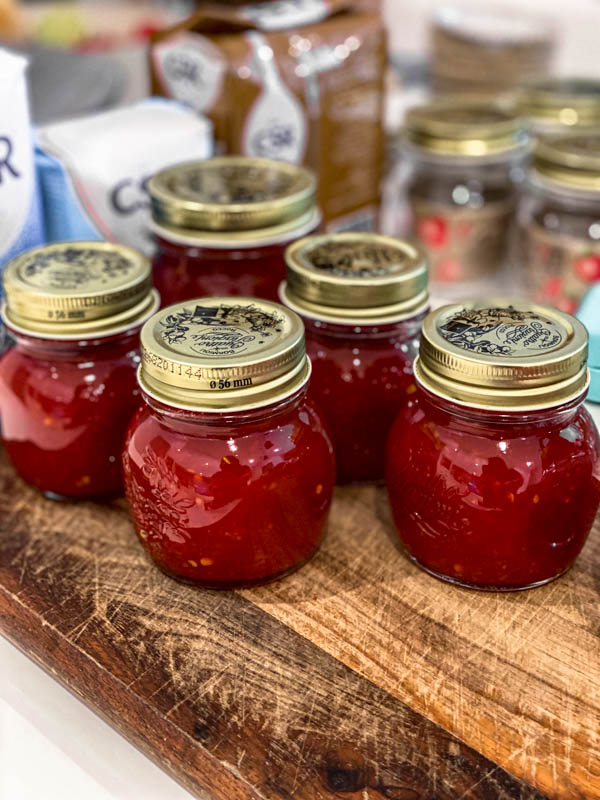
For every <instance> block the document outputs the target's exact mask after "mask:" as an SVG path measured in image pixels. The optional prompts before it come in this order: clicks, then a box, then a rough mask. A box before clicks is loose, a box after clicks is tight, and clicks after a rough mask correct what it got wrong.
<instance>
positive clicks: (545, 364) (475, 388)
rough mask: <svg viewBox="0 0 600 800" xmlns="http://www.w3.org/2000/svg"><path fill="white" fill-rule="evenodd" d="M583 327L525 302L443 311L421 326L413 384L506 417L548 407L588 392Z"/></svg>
mask: <svg viewBox="0 0 600 800" xmlns="http://www.w3.org/2000/svg"><path fill="white" fill-rule="evenodd" d="M587 348H588V335H587V331H586V329H585V327H584V326H583V325H582V324H581V322H579V321H578V320H576V319H575V317H572V316H571V315H570V314H565V313H563V312H561V311H557V310H555V309H553V308H549V307H546V306H541V305H537V304H535V303H528V302H499V303H497V302H489V301H488V302H485V301H481V302H472V303H464V304H460V305H449V306H443V307H442V308H439V309H437V310H436V311H433V312H431V314H429V315H428V316H427V317H426V319H425V322H424V323H423V331H422V336H421V349H420V353H419V356H418V358H417V361H416V362H415V375H416V378H417V380H418V381H419V383H421V384H422V385H423V386H424V387H425V388H426V389H428V390H429V391H431V392H433V393H434V394H437V395H440V396H442V397H445V398H446V399H448V400H451V401H452V402H454V403H459V404H462V405H467V406H473V407H475V408H489V409H498V410H504V411H517V410H523V409H536V408H548V407H551V406H554V405H560V404H562V403H566V402H568V401H569V400H572V399H574V398H576V397H580V396H581V395H582V394H583V393H584V392H585V391H586V389H587V386H588V381H589V378H588V370H587V367H586V359H587Z"/></svg>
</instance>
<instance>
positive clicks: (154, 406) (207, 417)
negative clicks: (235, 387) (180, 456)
mask: <svg viewBox="0 0 600 800" xmlns="http://www.w3.org/2000/svg"><path fill="white" fill-rule="evenodd" d="M307 388H308V387H307V385H304V386H302V388H300V389H299V390H298V391H296V392H294V394H292V395H290V396H289V397H285V398H283V399H282V400H278V401H277V402H274V403H270V404H269V405H265V406H260V407H259V408H250V409H243V410H240V411H231V410H228V411H190V410H189V409H183V408H176V407H175V406H170V405H167V404H166V403H161V402H160V401H159V400H156V399H155V398H154V397H150V395H148V394H146V392H144V391H142V397H143V398H144V400H145V402H146V404H147V405H148V407H149V408H150V410H151V411H152V413H153V414H154V416H155V417H157V418H158V419H160V420H161V421H163V422H165V423H166V424H167V425H168V426H169V427H175V428H176V429H177V430H180V431H181V432H186V431H187V430H190V431H193V432H194V433H196V434H197V433H198V428H199V427H200V428H201V427H206V428H222V429H225V430H226V429H228V428H231V427H235V428H239V427H240V426H244V425H248V426H252V427H257V426H259V427H262V426H267V425H268V426H269V427H273V426H275V425H277V424H278V423H277V420H278V418H279V417H281V416H285V415H286V414H289V413H290V412H292V411H294V410H296V409H297V408H298V407H299V406H300V405H301V404H302V402H303V401H304V399H305V398H306V392H307Z"/></svg>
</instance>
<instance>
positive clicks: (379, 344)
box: [280, 233, 428, 483]
mask: <svg viewBox="0 0 600 800" xmlns="http://www.w3.org/2000/svg"><path fill="white" fill-rule="evenodd" d="M286 260H287V281H286V282H285V283H283V284H282V286H281V290H280V296H281V300H282V302H283V303H285V304H286V305H287V306H289V307H290V308H292V309H294V310H295V311H296V312H297V313H298V314H300V315H301V316H302V318H303V320H304V324H305V326H306V349H307V352H308V355H309V356H310V358H311V360H312V366H313V373H312V377H311V382H310V388H309V396H310V397H312V398H313V400H314V401H315V403H316V405H317V406H318V407H319V408H320V409H321V411H322V412H323V415H324V416H325V419H326V421H327V425H328V430H329V432H330V434H331V437H332V440H333V444H334V449H335V454H336V462H337V479H338V482H339V483H359V482H367V481H381V480H383V477H384V472H385V444H386V440H387V436H388V433H389V430H390V428H391V426H392V423H393V421H394V420H395V418H396V416H397V414H398V410H399V409H400V408H401V407H402V406H403V405H404V404H405V403H406V402H407V400H408V399H409V398H410V397H411V394H412V393H413V392H414V391H415V385H414V380H413V371H412V365H413V361H414V358H415V356H416V353H417V346H418V335H419V332H420V328H421V323H422V321H423V318H424V316H425V313H426V311H427V307H428V294H427V265H426V262H425V258H424V256H423V254H422V253H421V252H420V251H419V250H418V249H417V248H415V247H414V246H413V245H411V244H409V243H408V242H403V241H401V240H400V239H393V238H391V237H388V236H381V235H378V234H370V233H368V234H366V233H338V234H326V235H322V236H308V237H306V238H305V239H302V240H300V241H299V242H296V243H295V244H293V245H291V246H290V247H289V248H288V250H287V252H286Z"/></svg>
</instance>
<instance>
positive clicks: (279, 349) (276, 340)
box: [138, 297, 310, 411]
mask: <svg viewBox="0 0 600 800" xmlns="http://www.w3.org/2000/svg"><path fill="white" fill-rule="evenodd" d="M141 341H142V364H141V367H140V371H139V375H138V378H139V382H140V385H141V387H142V388H143V390H144V391H145V392H146V393H147V394H149V395H150V396H151V397H154V398H156V399H157V400H159V401H161V402H163V403H165V404H167V405H171V406H175V407H176V408H187V409H191V410H197V411H203V410H205V411H206V410H212V411H236V410H242V409H245V408H255V407H258V406H264V405H269V404H271V403H274V402H276V401H278V400H281V399H283V398H285V397H288V396H289V395H291V394H293V393H294V392H296V391H298V389H300V388H301V387H302V386H303V385H304V384H305V383H306V381H307V380H308V376H309V374H310V362H309V360H308V359H307V357H306V351H305V346H304V325H303V324H302V320H301V319H300V317H298V315H297V314H295V313H294V312H293V311H290V310H289V309H287V308H284V307H283V306H280V305H278V304H277V303H269V302H267V301H266V300H257V299H255V298H245V297H204V298H201V299H199V300H189V301H187V302H183V303H176V304H175V305H172V306H169V307H168V308H165V309H163V310H162V311H159V313H158V314H155V315H154V316H153V317H152V318H151V319H149V320H148V322H147V323H146V324H145V325H144V327H143V328H142V333H141Z"/></svg>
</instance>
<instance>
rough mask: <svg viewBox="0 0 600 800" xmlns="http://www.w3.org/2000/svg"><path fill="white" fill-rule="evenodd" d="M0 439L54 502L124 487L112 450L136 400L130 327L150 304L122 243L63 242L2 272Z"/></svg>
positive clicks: (135, 259)
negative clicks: (8, 342)
mask: <svg viewBox="0 0 600 800" xmlns="http://www.w3.org/2000/svg"><path fill="white" fill-rule="evenodd" d="M3 278H4V289H5V294H6V297H5V303H4V306H3V309H2V318H3V320H4V322H5V324H6V327H7V329H8V332H9V335H10V336H11V337H12V339H13V340H14V346H13V347H11V348H10V349H9V350H7V352H6V353H4V355H3V356H2V358H1V359H0V419H1V423H2V439H3V441H4V446H5V448H6V451H7V453H8V455H9V456H10V459H11V461H12V463H13V465H14V467H15V469H16V470H17V472H18V473H19V474H20V475H21V477H22V478H23V479H24V480H25V481H27V482H28V483H30V484H32V485H33V486H35V487H37V488H38V489H40V490H41V491H42V492H43V493H44V494H45V495H47V496H48V497H51V498H55V499H67V498H101V497H105V496H109V495H113V494H117V493H119V492H121V491H122V490H123V479H122V469H121V450H122V447H123V440H124V438H125V431H126V429H127V426H128V424H129V422H130V420H131V417H132V416H133V414H134V412H135V411H136V409H137V407H138V406H139V404H140V402H141V401H140V394H139V390H138V388H137V384H136V369H137V366H138V363H139V360H140V359H139V331H140V328H141V326H142V324H143V323H144V322H145V321H146V320H147V319H148V317H149V316H151V315H152V314H153V313H154V312H155V311H156V309H157V308H158V304H159V298H158V295H157V293H156V291H155V290H154V289H153V288H152V283H151V266H150V262H149V261H148V260H147V259H146V258H145V257H144V256H143V255H141V253H138V252H137V251H135V250H132V249H131V248H128V247H122V246H119V245H113V244H106V243H102V242H69V243H61V244H53V245H49V246H47V247H40V248H37V249H35V250H30V251H28V252H27V253H24V254H23V255H21V256H19V257H18V258H16V259H14V260H13V261H11V262H10V263H9V264H8V265H7V267H6V269H5V271H4V276H3Z"/></svg>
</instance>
